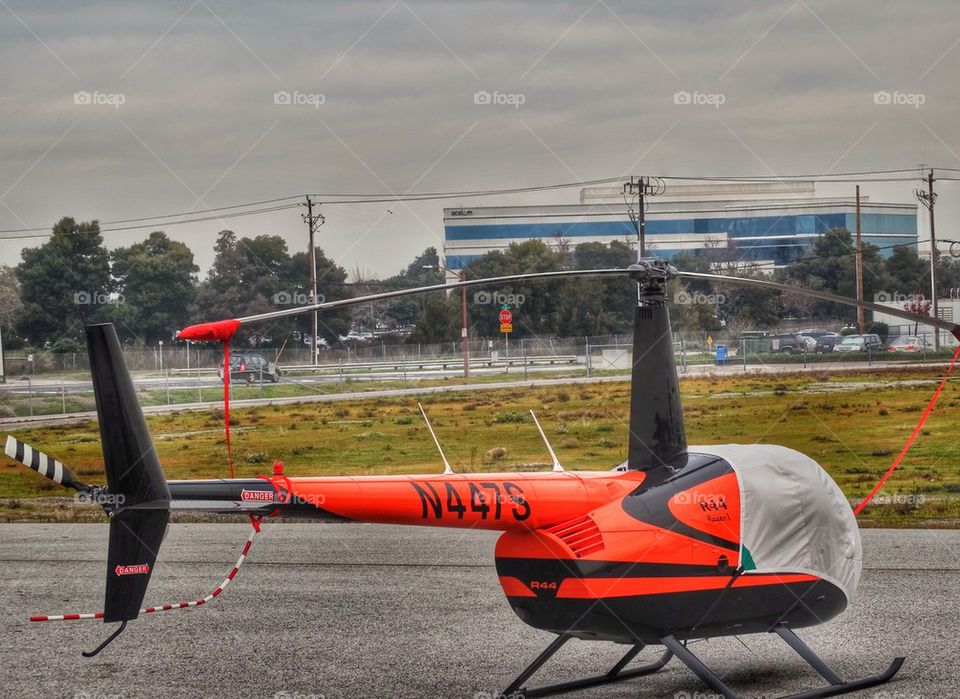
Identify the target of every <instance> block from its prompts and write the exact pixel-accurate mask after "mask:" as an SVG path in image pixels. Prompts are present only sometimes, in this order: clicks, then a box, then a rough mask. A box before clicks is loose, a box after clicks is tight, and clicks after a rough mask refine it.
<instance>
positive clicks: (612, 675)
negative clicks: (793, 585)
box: [499, 626, 905, 699]
mask: <svg viewBox="0 0 960 699" xmlns="http://www.w3.org/2000/svg"><path fill="white" fill-rule="evenodd" d="M771 633H775V634H777V635H778V636H779V637H780V638H781V639H783V641H784V642H785V643H786V644H787V645H788V646H790V648H792V649H793V650H794V651H795V652H796V653H797V655H799V656H800V657H801V658H803V659H804V660H805V661H806V662H807V664H809V665H810V667H812V668H813V669H814V670H816V671H817V673H819V674H820V676H821V677H823V678H824V679H825V680H826V681H827V682H829V684H828V685H826V686H823V687H818V688H816V689H810V690H807V691H803V692H799V693H797V694H789V695H784V696H783V697H781V698H780V699H816V698H818V697H833V696H838V695H840V694H847V693H849V692H855V691H858V690H861V689H866V688H868V687H875V686H877V685H880V684H885V683H886V682H889V681H890V680H891V679H892V678H893V676H894V675H896V674H897V672H898V671H899V670H900V667H901V666H902V665H903V662H904V660H905V658H902V657H899V658H895V659H894V661H893V662H892V663H890V666H889V667H888V668H887V669H886V671H885V672H883V673H881V674H879V675H872V676H869V677H862V678H859V679H855V680H844V679H843V678H841V677H840V676H839V675H837V674H836V673H835V672H834V671H833V670H832V669H830V666H828V665H827V664H826V663H825V662H824V661H823V659H822V658H820V656H818V655H817V654H816V653H814V652H813V650H812V649H811V648H810V646H808V645H807V644H806V643H804V642H803V641H802V640H800V637H799V636H797V635H796V634H795V633H794V632H793V631H791V630H790V629H789V628H787V627H786V626H778V627H776V628H775V629H773V630H772V631H771ZM571 638H573V636H571V635H570V634H560V635H559V636H557V637H556V638H555V639H554V640H553V642H552V643H550V645H549V646H547V647H546V649H545V650H544V651H543V652H542V653H540V655H538V656H537V657H536V659H535V660H534V661H533V662H532V663H530V665H529V666H527V668H526V669H525V670H524V671H523V672H521V673H520V675H519V676H518V677H517V678H516V679H515V680H514V681H513V682H511V683H510V686H509V687H507V688H506V689H505V690H503V692H501V693H500V695H499V696H500V697H502V698H504V699H514V698H516V697H522V698H523V699H533V697H547V696H553V695H556V694H563V693H565V692H574V691H576V690H579V689H587V688H588V687H596V686H599V685H604V684H611V683H613V682H622V681H624V680H629V679H632V678H634V677H642V676H644V675H650V674H653V673H654V672H657V671H658V670H661V669H662V668H663V667H664V666H665V665H666V664H667V663H668V662H669V661H670V659H671V658H672V657H674V656H676V657H677V658H678V659H679V660H680V661H681V662H682V663H683V664H684V665H686V666H687V667H688V668H689V669H690V670H692V671H693V673H694V674H695V675H696V676H697V677H699V678H700V679H701V680H702V681H703V683H704V684H706V685H707V686H708V687H710V689H712V690H713V691H714V692H715V694H716V696H717V698H718V699H739V695H737V694H736V693H735V692H734V691H733V690H731V689H730V688H729V687H728V686H727V685H726V684H724V683H723V681H722V680H721V679H720V678H719V677H717V675H716V674H714V672H713V671H712V670H711V669H710V668H709V667H707V666H706V665H705V664H704V663H703V661H701V660H700V659H699V658H698V657H697V656H696V655H694V654H693V653H692V652H691V651H690V649H689V648H687V646H686V645H685V644H684V643H681V642H680V641H678V640H677V639H676V638H674V637H673V636H665V637H664V638H662V639H660V642H661V643H662V644H663V645H664V646H665V648H666V651H665V652H664V653H663V655H661V656H660V658H658V659H657V660H655V661H653V662H651V663H648V664H646V665H640V666H638V667H635V668H631V669H629V670H626V669H625V668H626V667H627V665H629V663H630V662H631V661H632V660H633V659H634V658H635V657H636V656H637V655H638V654H639V653H640V651H642V650H643V649H644V648H645V647H646V646H645V645H644V644H643V643H640V642H638V643H637V644H636V645H634V646H633V647H631V648H630V650H629V651H627V653H626V654H625V655H624V656H623V657H622V658H621V659H620V660H619V661H618V662H617V663H616V664H615V665H614V666H613V667H612V668H610V670H609V671H608V672H607V673H606V674H603V675H596V676H594V677H586V678H583V679H579V680H572V681H569V682H560V683H557V684H551V685H544V686H542V687H533V688H528V687H526V686H524V685H525V683H526V682H527V680H529V679H530V678H531V677H533V675H534V674H535V673H536V672H537V671H538V670H539V669H540V668H541V667H543V665H544V664H545V663H546V662H547V661H548V660H549V659H550V658H552V657H553V656H554V655H556V653H557V651H559V650H560V649H561V648H562V647H563V646H564V645H565V644H566V643H567V641H569V640H570V639H571Z"/></svg>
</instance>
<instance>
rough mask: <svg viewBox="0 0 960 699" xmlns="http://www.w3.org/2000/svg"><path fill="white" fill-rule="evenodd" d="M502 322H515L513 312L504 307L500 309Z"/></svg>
mask: <svg viewBox="0 0 960 699" xmlns="http://www.w3.org/2000/svg"><path fill="white" fill-rule="evenodd" d="M500 322H501V323H512V322H513V313H511V312H510V311H508V310H507V309H506V308H504V309H503V310H502V311H500Z"/></svg>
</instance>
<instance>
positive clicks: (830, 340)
mask: <svg viewBox="0 0 960 699" xmlns="http://www.w3.org/2000/svg"><path fill="white" fill-rule="evenodd" d="M800 334H801V335H805V336H806V337H812V338H813V339H814V340H816V341H817V347H816V349H815V350H814V351H816V352H833V348H834V347H836V346H837V344H839V343H840V341H841V340H842V339H843V337H842V336H841V335H839V334H838V333H834V332H830V331H829V330H822V329H820V328H811V329H809V330H801V331H800Z"/></svg>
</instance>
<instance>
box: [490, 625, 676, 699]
mask: <svg viewBox="0 0 960 699" xmlns="http://www.w3.org/2000/svg"><path fill="white" fill-rule="evenodd" d="M571 638H573V636H570V635H569V634H560V635H559V636H557V637H556V638H555V639H554V640H553V643H551V644H550V645H549V646H547V648H546V650H544V651H543V652H542V653H541V654H540V655H538V656H537V659H536V660H534V661H533V662H532V663H530V665H529V666H528V667H527V669H526V670H524V671H523V672H521V673H520V676H519V677H517V679H515V680H514V681H513V682H512V683H511V684H510V686H509V687H507V688H506V689H505V690H503V692H501V693H500V696H501V697H505V698H507V699H514V698H515V697H522V698H523V699H532V698H533V697H548V696H552V695H554V694H563V693H564V692H573V691H576V690H578V689H586V688H587V687H597V686H599V685H602V684H611V683H613V682H622V681H623V680H629V679H631V678H633V677H641V676H643V675H649V674H651V673H654V672H656V671H657V670H659V669H661V668H662V667H663V666H664V665H666V664H667V663H668V662H669V661H670V658H672V657H673V652H672V651H669V650H668V651H666V652H665V653H664V654H663V655H661V656H660V658H659V659H658V660H655V661H654V662H652V663H648V664H647V665H640V666H639V667H635V668H632V669H630V670H624V668H625V667H626V666H627V665H629V664H630V661H631V660H633V659H634V658H635V657H637V655H638V654H639V653H640V651H642V650H643V649H644V647H645V646H644V644H643V643H637V644H636V645H635V646H633V647H632V648H631V649H630V650H628V651H627V653H626V654H625V655H624V656H623V657H622V658H620V660H619V661H617V664H616V665H614V666H613V667H612V668H610V670H609V671H608V672H607V673H606V674H603V675H596V676H595V677H586V678H584V679H580V680H573V681H572V682H560V683H559V684H550V685H546V686H543V687H535V688H533V689H528V688H526V687H524V686H523V685H524V683H525V682H526V681H527V680H529V679H530V678H531V677H532V676H533V674H534V673H535V672H536V671H537V670H539V669H540V668H541V667H543V664H544V663H546V662H547V661H548V660H549V659H550V658H551V657H553V655H554V654H555V653H556V652H557V651H558V650H560V649H561V648H562V647H563V645H564V644H565V643H566V642H567V641H569V640H570V639H571Z"/></svg>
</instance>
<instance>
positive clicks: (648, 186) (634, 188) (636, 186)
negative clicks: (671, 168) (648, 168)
mask: <svg viewBox="0 0 960 699" xmlns="http://www.w3.org/2000/svg"><path fill="white" fill-rule="evenodd" d="M665 189H666V187H665V185H664V182H663V180H662V179H660V178H659V177H654V178H653V181H651V178H649V177H631V178H630V181H629V182H624V183H623V199H624V201H626V200H627V197H628V196H629V197H630V199H631V200H632V199H633V197H636V198H637V212H636V214H634V213H633V210H632V207H631V205H630V204H628V205H627V206H628V207H629V208H630V218H631V220H632V221H633V225H634V227H635V228H636V229H637V261H638V262H639V261H640V260H642V259H643V258H644V257H646V256H647V217H646V207H647V204H646V197H655V196H659V195H660V194H663V192H664V190H665Z"/></svg>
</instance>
